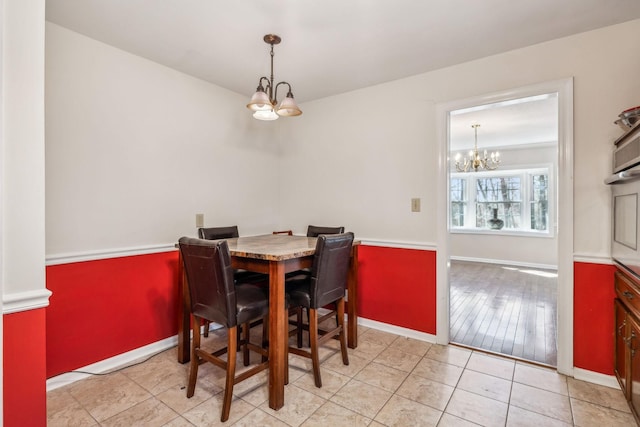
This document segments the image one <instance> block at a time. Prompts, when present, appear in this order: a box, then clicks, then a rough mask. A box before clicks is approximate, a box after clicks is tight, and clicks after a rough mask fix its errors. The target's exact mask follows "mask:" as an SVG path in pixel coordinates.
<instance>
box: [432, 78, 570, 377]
mask: <svg viewBox="0 0 640 427" xmlns="http://www.w3.org/2000/svg"><path fill="white" fill-rule="evenodd" d="M572 92H573V82H572V79H565V80H560V81H554V82H548V83H543V84H539V85H534V86H529V87H525V88H519V89H514V90H510V91H507V92H503V93H496V94H490V95H485V96H481V97H476V98H473V99H467V100H462V101H456V102H451V103H447V104H442V105H439V106H438V114H439V117H438V119H439V120H438V124H439V137H440V138H439V140H440V143H441V146H440V158H441V167H440V170H439V186H438V187H439V190H438V191H439V193H438V196H439V202H440V203H441V205H440V206H442V209H440V210H439V212H438V215H439V221H438V222H439V223H440V224H447V226H446V227H444V226H443V227H440V228H439V230H438V254H437V257H438V260H437V267H438V268H437V288H438V307H437V310H438V314H437V317H438V318H437V322H438V323H437V335H436V339H437V341H438V342H439V343H442V344H444V343H448V342H450V341H451V342H456V341H460V340H463V339H467V338H469V339H470V340H471V343H472V346H474V347H475V346H478V347H477V348H481V349H482V346H483V345H484V346H488V347H489V348H487V349H486V350H487V351H496V350H495V349H496V348H497V347H498V346H499V341H500V339H498V340H495V339H492V338H487V337H488V335H487V332H488V331H490V330H493V331H494V332H495V330H497V328H498V327H500V326H499V325H500V324H499V323H498V322H497V321H493V326H491V322H492V321H491V320H489V319H490V317H488V316H487V314H488V313H489V312H492V311H493V312H494V314H495V313H498V315H499V316H500V318H501V319H502V318H503V317H504V316H505V315H506V314H505V313H506V311H508V310H502V311H499V310H498V305H500V304H499V303H496V302H495V301H493V302H491V301H490V302H488V303H487V299H486V298H488V297H489V296H490V295H491V292H493V293H494V294H495V295H497V296H498V297H503V298H502V299H503V303H504V304H502V305H503V308H504V307H506V306H508V304H507V302H505V301H504V300H506V299H508V298H505V297H506V296H507V292H506V291H505V289H502V290H500V289H498V288H497V287H496V289H495V290H493V291H487V290H485V291H480V290H479V289H478V287H477V286H476V288H475V291H477V292H476V293H477V294H482V293H484V295H485V299H484V301H485V303H484V305H483V306H482V307H481V309H482V310H483V313H484V314H483V315H482V317H481V318H478V319H473V320H471V321H470V322H467V324H466V325H465V324H464V322H462V328H463V329H465V328H466V329H467V330H466V331H464V334H463V335H464V336H465V338H460V337H461V336H462V335H460V336H458V334H459V333H460V331H459V330H456V334H455V335H454V334H453V333H452V331H453V330H454V329H453V328H454V327H460V322H459V320H460V319H459V318H458V317H456V318H455V321H456V322H458V325H454V319H453V316H455V315H457V314H459V313H458V312H456V311H454V310H453V307H452V305H451V304H452V303H455V302H456V301H455V300H454V296H455V297H456V298H458V297H459V295H454V293H455V292H454V293H452V289H453V284H452V278H455V277H457V276H455V274H454V273H456V272H455V271H454V269H455V268H457V267H459V266H461V265H462V266H463V267H470V266H471V267H474V268H476V269H478V268H480V267H482V269H484V270H482V271H481V270H477V271H476V272H475V273H469V274H471V275H472V282H475V283H479V281H480V280H479V279H480V278H483V279H487V280H486V281H485V282H486V283H492V280H490V279H489V278H488V277H489V276H491V275H496V280H494V282H495V284H496V285H497V284H499V283H500V280H499V279H498V278H497V277H498V276H497V274H498V273H500V274H502V275H503V276H504V277H507V275H508V274H509V275H511V276H513V274H511V273H514V272H515V273H521V272H522V271H519V270H526V271H525V272H524V273H523V274H524V275H525V277H527V276H528V277H529V279H530V278H531V277H534V276H535V277H539V278H540V277H543V276H549V277H547V278H552V279H553V284H552V285H551V287H552V288H553V289H554V290H555V293H556V302H557V312H556V311H555V310H556V308H555V307H549V311H548V312H547V313H545V314H543V315H542V316H541V317H540V319H546V320H547V321H548V319H549V318H551V319H552V320H553V321H554V322H555V325H557V330H556V331H555V332H552V333H550V336H553V335H555V336H553V338H554V340H555V341H556V342H557V354H556V355H555V356H552V359H551V360H553V357H555V363H553V361H552V362H549V360H538V361H539V362H541V363H545V364H551V365H556V366H557V369H558V371H559V372H562V373H571V371H572V368H573V366H572V365H573V349H572V342H573V322H572V317H573V295H572V289H573V272H572V266H573V259H572V257H573V249H572V247H573V230H572V226H571V224H572V217H573V209H572V205H573V183H572V170H573V167H572V166H573V160H572V159H573V157H572V147H573V142H572V141H573V136H572V122H573V114H572V111H573V104H572V98H573V96H572ZM545 103H546V104H549V105H551V104H552V105H554V106H555V109H553V110H551V111H550V112H547V113H540V112H536V111H534V110H535V108H537V107H539V106H540V105H542V104H545ZM501 110H502V111H501ZM507 110H514V111H515V110H519V112H518V113H517V114H520V115H521V116H522V117H524V119H522V117H521V118H519V119H516V118H515V117H516V116H511V117H509V116H508V114H507V115H502V117H501V118H499V119H498V117H499V116H500V114H499V113H500V112H501V113H505V114H506V113H507V112H508V111H507ZM527 110H529V111H528V112H527ZM511 112H512V113H513V111H511ZM514 114H515V113H514ZM542 114H548V115H550V116H552V118H553V119H554V121H555V126H554V127H553V129H552V130H551V131H549V130H548V129H547V131H546V132H547V136H546V137H540V136H538V137H529V138H527V137H526V135H534V132H533V130H532V129H530V128H534V127H536V126H540V123H541V122H542V121H543V120H542ZM459 118H463V119H464V120H458V119H459ZM470 118H471V119H472V120H469V119H470ZM496 119H497V121H496ZM470 121H472V122H475V123H470ZM481 121H484V122H485V123H482V122H481ZM477 123H479V124H480V127H479V128H477V129H476V128H472V125H473V124H477ZM463 126H464V127H468V128H469V129H468V131H466V134H465V133H464V132H463V131H462V127H463ZM492 128H495V129H492ZM480 129H482V131H478V130H480ZM472 130H476V131H478V132H477V134H476V138H474V135H473V133H471V131H472ZM549 133H551V134H552V136H551V137H549V136H548V135H549ZM461 139H465V140H466V144H467V146H466V147H465V146H463V145H461V143H460V140H461ZM469 142H471V144H473V143H474V142H475V143H476V144H477V148H478V151H479V152H480V157H483V158H484V157H485V156H484V150H487V155H486V158H487V159H488V160H489V161H488V166H489V167H488V168H484V169H483V168H476V169H469V168H467V169H466V171H465V170H464V155H465V154H466V152H467V151H468V149H469V147H470V145H469ZM471 147H472V145H471ZM532 150H533V151H532ZM534 151H537V153H533V152H534ZM456 152H461V153H463V154H462V155H461V156H460V157H461V158H460V159H459V162H458V167H456V162H455V154H456ZM492 152H499V153H500V154H499V159H500V162H499V163H498V162H494V163H492V162H491V159H492V157H491V153H492ZM543 152H546V154H544V155H543ZM549 152H551V153H552V155H551V157H548V154H549ZM532 153H533V154H532ZM466 155H467V158H469V154H466ZM545 156H547V157H545ZM493 166H497V167H496V168H495V169H493V168H492V167H493ZM536 183H537V184H540V183H542V184H544V185H546V186H547V192H546V193H545V194H546V197H548V200H547V201H548V202H549V203H548V205H547V206H546V210H545V209H542V208H544V203H543V202H544V201H543V200H542V199H541V198H540V197H539V196H540V194H541V193H540V191H539V186H538V187H536V185H537V184H536ZM525 184H526V185H529V188H524V186H525ZM544 185H543V186H544ZM462 187H466V189H463V190H464V191H466V193H464V191H459V193H458V195H462V196H463V197H462V198H457V197H456V194H455V192H456V191H457V190H461V188H462ZM452 191H453V193H454V194H453V195H452ZM472 191H473V192H475V193H477V192H482V193H483V194H471V192H472ZM509 193H511V196H513V197H506V195H508V194H509ZM505 197H506V198H505ZM523 197H524V198H523ZM494 217H497V219H499V220H500V221H502V223H503V224H502V227H500V228H495V229H494V228H491V227H492V226H491V220H492V219H494ZM533 236H535V237H533ZM514 249H517V250H514ZM463 264H465V265H463ZM509 269H512V270H509ZM491 271H493V273H492V272H491ZM556 271H557V278H556V277H553V276H555V274H556ZM474 274H476V275H478V274H479V275H480V276H475V278H474V276H473V275H474ZM511 276H509V277H511ZM509 280H512V279H509ZM538 282H539V283H540V282H547V283H548V282H549V281H548V280H546V281H545V280H543V281H538ZM528 283H529V284H526V285H525V288H526V287H527V286H529V287H530V286H531V282H530V281H529V282H528ZM515 287H516V286H515V285H514V286H512V287H511V288H515ZM547 287H548V285H547ZM471 289H472V290H473V288H471ZM472 290H468V291H467V292H468V293H472ZM545 292H546V291H545ZM500 294H502V295H500ZM538 302H540V301H537V302H536V304H535V306H536V307H537V305H538ZM491 304H494V306H492V305H491ZM514 307H515V305H514V304H513V303H512V304H511V306H510V309H511V311H512V312H513V311H514ZM492 308H493V310H492ZM474 321H475V325H476V326H477V327H478V329H481V327H480V326H481V325H483V324H484V326H483V328H484V329H485V330H484V332H483V335H477V336H476V334H475V333H472V334H469V336H468V337H466V335H467V332H469V331H470V330H471V329H472V327H471V326H470V325H473V324H474ZM535 322H537V323H540V322H541V320H536V321H535ZM535 322H534V323H535ZM516 323H517V322H516ZM508 324H509V323H508V322H507V323H504V322H503V323H502V325H503V328H504V327H506V326H505V325H508ZM478 325H480V326H478ZM530 332H531V331H529V333H530ZM556 337H557V339H555V338H556ZM537 340H538V341H540V337H538V338H537ZM544 340H546V341H547V343H548V341H549V339H548V337H546V338H544ZM554 340H551V341H554ZM463 344H465V343H463ZM503 347H504V348H506V347H509V344H505V340H504V339H503V341H502V344H500V351H497V352H503V351H502V350H503ZM534 351H535V350H534ZM523 358H527V359H532V360H536V358H535V356H534V357H533V358H531V357H529V356H526V357H523ZM540 358H541V356H538V359H540Z"/></svg>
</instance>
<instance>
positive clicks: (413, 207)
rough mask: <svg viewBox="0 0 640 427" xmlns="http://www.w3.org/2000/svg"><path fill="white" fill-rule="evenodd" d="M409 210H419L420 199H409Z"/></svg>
mask: <svg viewBox="0 0 640 427" xmlns="http://www.w3.org/2000/svg"><path fill="white" fill-rule="evenodd" d="M411 212H420V199H419V198H415V199H411Z"/></svg>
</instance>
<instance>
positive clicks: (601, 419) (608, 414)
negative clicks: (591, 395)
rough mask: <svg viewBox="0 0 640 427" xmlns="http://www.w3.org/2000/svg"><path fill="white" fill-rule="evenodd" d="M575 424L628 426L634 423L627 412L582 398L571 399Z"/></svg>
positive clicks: (598, 426) (582, 426)
mask: <svg viewBox="0 0 640 427" xmlns="http://www.w3.org/2000/svg"><path fill="white" fill-rule="evenodd" d="M571 407H572V409H573V417H574V420H575V425H577V426H581V427H603V426H607V427H629V426H633V425H636V421H635V419H634V418H633V415H631V413H629V412H621V411H616V410H615V409H611V408H605V407H604V406H599V405H594V404H593V403H589V402H584V401H582V400H577V399H571Z"/></svg>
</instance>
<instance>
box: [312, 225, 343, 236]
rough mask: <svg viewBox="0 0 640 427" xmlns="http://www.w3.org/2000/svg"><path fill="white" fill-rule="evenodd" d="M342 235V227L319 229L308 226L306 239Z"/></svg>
mask: <svg viewBox="0 0 640 427" xmlns="http://www.w3.org/2000/svg"><path fill="white" fill-rule="evenodd" d="M341 233H344V227H321V226H317V225H310V226H308V227H307V237H318V236H319V235H321V234H341Z"/></svg>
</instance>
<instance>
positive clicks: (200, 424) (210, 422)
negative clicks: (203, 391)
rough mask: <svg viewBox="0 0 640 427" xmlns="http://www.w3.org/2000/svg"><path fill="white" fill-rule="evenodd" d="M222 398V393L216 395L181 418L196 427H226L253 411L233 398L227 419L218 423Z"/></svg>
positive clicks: (251, 407) (242, 402) (245, 403)
mask: <svg viewBox="0 0 640 427" xmlns="http://www.w3.org/2000/svg"><path fill="white" fill-rule="evenodd" d="M222 397H223V396H222V393H218V394H217V395H215V396H213V397H211V398H209V399H207V400H205V401H204V402H202V403H201V404H199V405H198V406H196V407H195V408H193V409H190V410H189V411H187V412H185V413H184V414H182V417H183V418H185V419H186V420H187V421H189V422H190V423H191V424H193V425H195V426H197V427H205V426H207V427H208V426H223V425H224V426H226V425H232V424H233V423H235V422H236V421H238V420H240V419H241V418H242V417H244V416H245V415H247V414H248V413H249V412H251V411H252V410H253V409H254V407H253V406H251V405H250V404H248V403H247V402H245V401H243V400H242V399H238V398H237V397H234V398H233V400H232V401H231V409H230V411H229V419H228V420H227V421H226V422H224V423H223V422H222V421H220V415H221V414H222Z"/></svg>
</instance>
